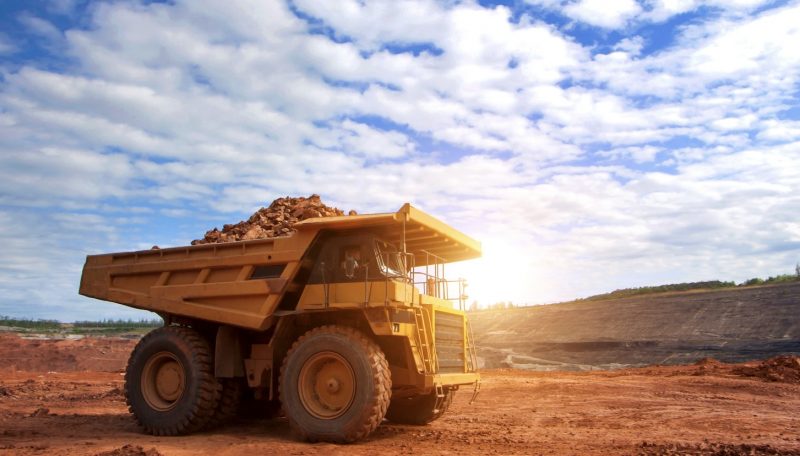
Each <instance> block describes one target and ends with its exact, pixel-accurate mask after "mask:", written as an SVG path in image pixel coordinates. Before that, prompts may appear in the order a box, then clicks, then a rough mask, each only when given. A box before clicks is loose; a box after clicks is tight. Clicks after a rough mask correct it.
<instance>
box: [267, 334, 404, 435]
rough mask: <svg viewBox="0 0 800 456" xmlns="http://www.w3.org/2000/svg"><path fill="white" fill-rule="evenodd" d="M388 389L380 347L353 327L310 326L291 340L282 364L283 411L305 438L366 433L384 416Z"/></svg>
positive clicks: (384, 363) (390, 382) (389, 388)
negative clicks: (294, 340)
mask: <svg viewBox="0 0 800 456" xmlns="http://www.w3.org/2000/svg"><path fill="white" fill-rule="evenodd" d="M391 390H392V380H391V375H390V371H389V365H388V363H387V361H386V357H385V355H384V354H383V352H382V351H381V349H380V347H378V346H377V344H375V342H373V341H372V340H370V339H369V338H367V337H366V336H365V335H364V334H363V333H361V332H359V331H356V330H354V329H352V328H347V327H342V326H322V327H319V328H316V329H312V330H311V331H309V332H307V333H306V334H304V335H303V336H302V337H300V338H299V339H298V340H297V341H296V342H295V343H294V345H292V348H291V349H290V350H289V352H288V353H287V355H286V358H285V359H284V362H283V367H282V368H281V381H280V398H281V404H282V406H283V411H284V414H285V415H286V416H287V417H288V418H289V423H290V424H291V426H292V428H293V429H294V430H295V431H296V432H297V433H298V434H300V436H301V437H303V438H305V439H307V440H312V441H314V440H325V441H331V442H353V441H355V440H358V439H362V438H364V437H366V436H367V435H369V434H370V433H371V432H372V431H374V430H375V428H377V427H378V425H379V424H380V422H381V421H382V420H383V417H384V415H385V414H386V409H387V407H388V406H389V399H390V397H391Z"/></svg>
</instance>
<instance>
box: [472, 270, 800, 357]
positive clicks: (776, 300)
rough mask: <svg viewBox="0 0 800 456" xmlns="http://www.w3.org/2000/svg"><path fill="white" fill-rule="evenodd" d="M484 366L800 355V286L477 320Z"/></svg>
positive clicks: (504, 313) (572, 306)
mask: <svg viewBox="0 0 800 456" xmlns="http://www.w3.org/2000/svg"><path fill="white" fill-rule="evenodd" d="M470 319H471V321H472V326H473V330H474V334H475V340H476V343H477V345H478V354H479V356H480V358H481V362H482V364H483V367H491V368H496V367H514V368H523V369H532V370H593V369H608V368H617V367H629V366H642V365H649V364H686V363H691V362H694V361H697V360H699V359H702V358H706V357H713V358H716V359H719V360H722V361H726V362H741V361H747V360H753V359H761V358H766V357H770V356H775V355H779V354H798V353H800V283H798V282H794V283H788V284H780V285H772V286H760V287H751V288H736V289H725V290H715V291H695V292H684V293H668V294H659V295H642V296H637V297H631V298H625V299H618V300H608V301H578V302H571V303H565V304H552V305H543V306H533V307H523V308H515V309H504V310H486V311H478V312H472V313H471V314H470Z"/></svg>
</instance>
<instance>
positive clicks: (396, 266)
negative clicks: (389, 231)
mask: <svg viewBox="0 0 800 456" xmlns="http://www.w3.org/2000/svg"><path fill="white" fill-rule="evenodd" d="M375 250H376V252H375V253H376V256H377V257H378V267H380V270H381V272H382V273H383V274H384V275H385V276H387V277H406V275H407V272H406V265H405V261H403V255H402V254H401V253H400V251H399V250H397V247H395V246H394V245H392V244H390V243H388V242H385V241H381V240H375Z"/></svg>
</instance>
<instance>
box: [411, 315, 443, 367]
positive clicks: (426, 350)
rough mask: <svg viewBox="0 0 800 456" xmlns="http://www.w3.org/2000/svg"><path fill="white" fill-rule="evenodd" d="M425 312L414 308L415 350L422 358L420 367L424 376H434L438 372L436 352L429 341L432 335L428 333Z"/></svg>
mask: <svg viewBox="0 0 800 456" xmlns="http://www.w3.org/2000/svg"><path fill="white" fill-rule="evenodd" d="M427 314H428V312H427V310H425V308H424V307H415V308H414V322H415V323H416V327H417V349H418V350H419V356H420V357H421V358H422V365H423V368H424V369H425V373H426V374H434V373H436V372H438V371H439V365H438V364H439V363H438V360H437V359H436V352H435V351H434V350H433V344H432V341H431V337H432V334H431V333H430V331H429V325H428V322H429V321H430V320H429V319H428V318H427Z"/></svg>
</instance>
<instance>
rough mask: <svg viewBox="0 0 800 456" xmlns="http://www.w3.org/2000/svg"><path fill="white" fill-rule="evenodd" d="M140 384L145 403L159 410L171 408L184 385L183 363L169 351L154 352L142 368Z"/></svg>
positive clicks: (175, 403) (181, 394)
mask: <svg viewBox="0 0 800 456" xmlns="http://www.w3.org/2000/svg"><path fill="white" fill-rule="evenodd" d="M141 385H142V396H144V400H145V402H147V405H149V406H150V407H152V408H153V409H155V410H158V411H160V412H165V411H167V410H171V409H172V408H173V407H175V406H176V405H177V404H178V401H179V400H180V398H181V396H183V391H184V389H185V386H186V377H185V375H184V369H183V364H181V362H180V360H179V359H178V358H177V357H176V356H175V355H174V354H172V353H170V352H166V351H163V352H159V353H156V354H155V355H153V356H151V357H150V359H148V360H147V363H146V364H145V366H144V369H142V382H141Z"/></svg>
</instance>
